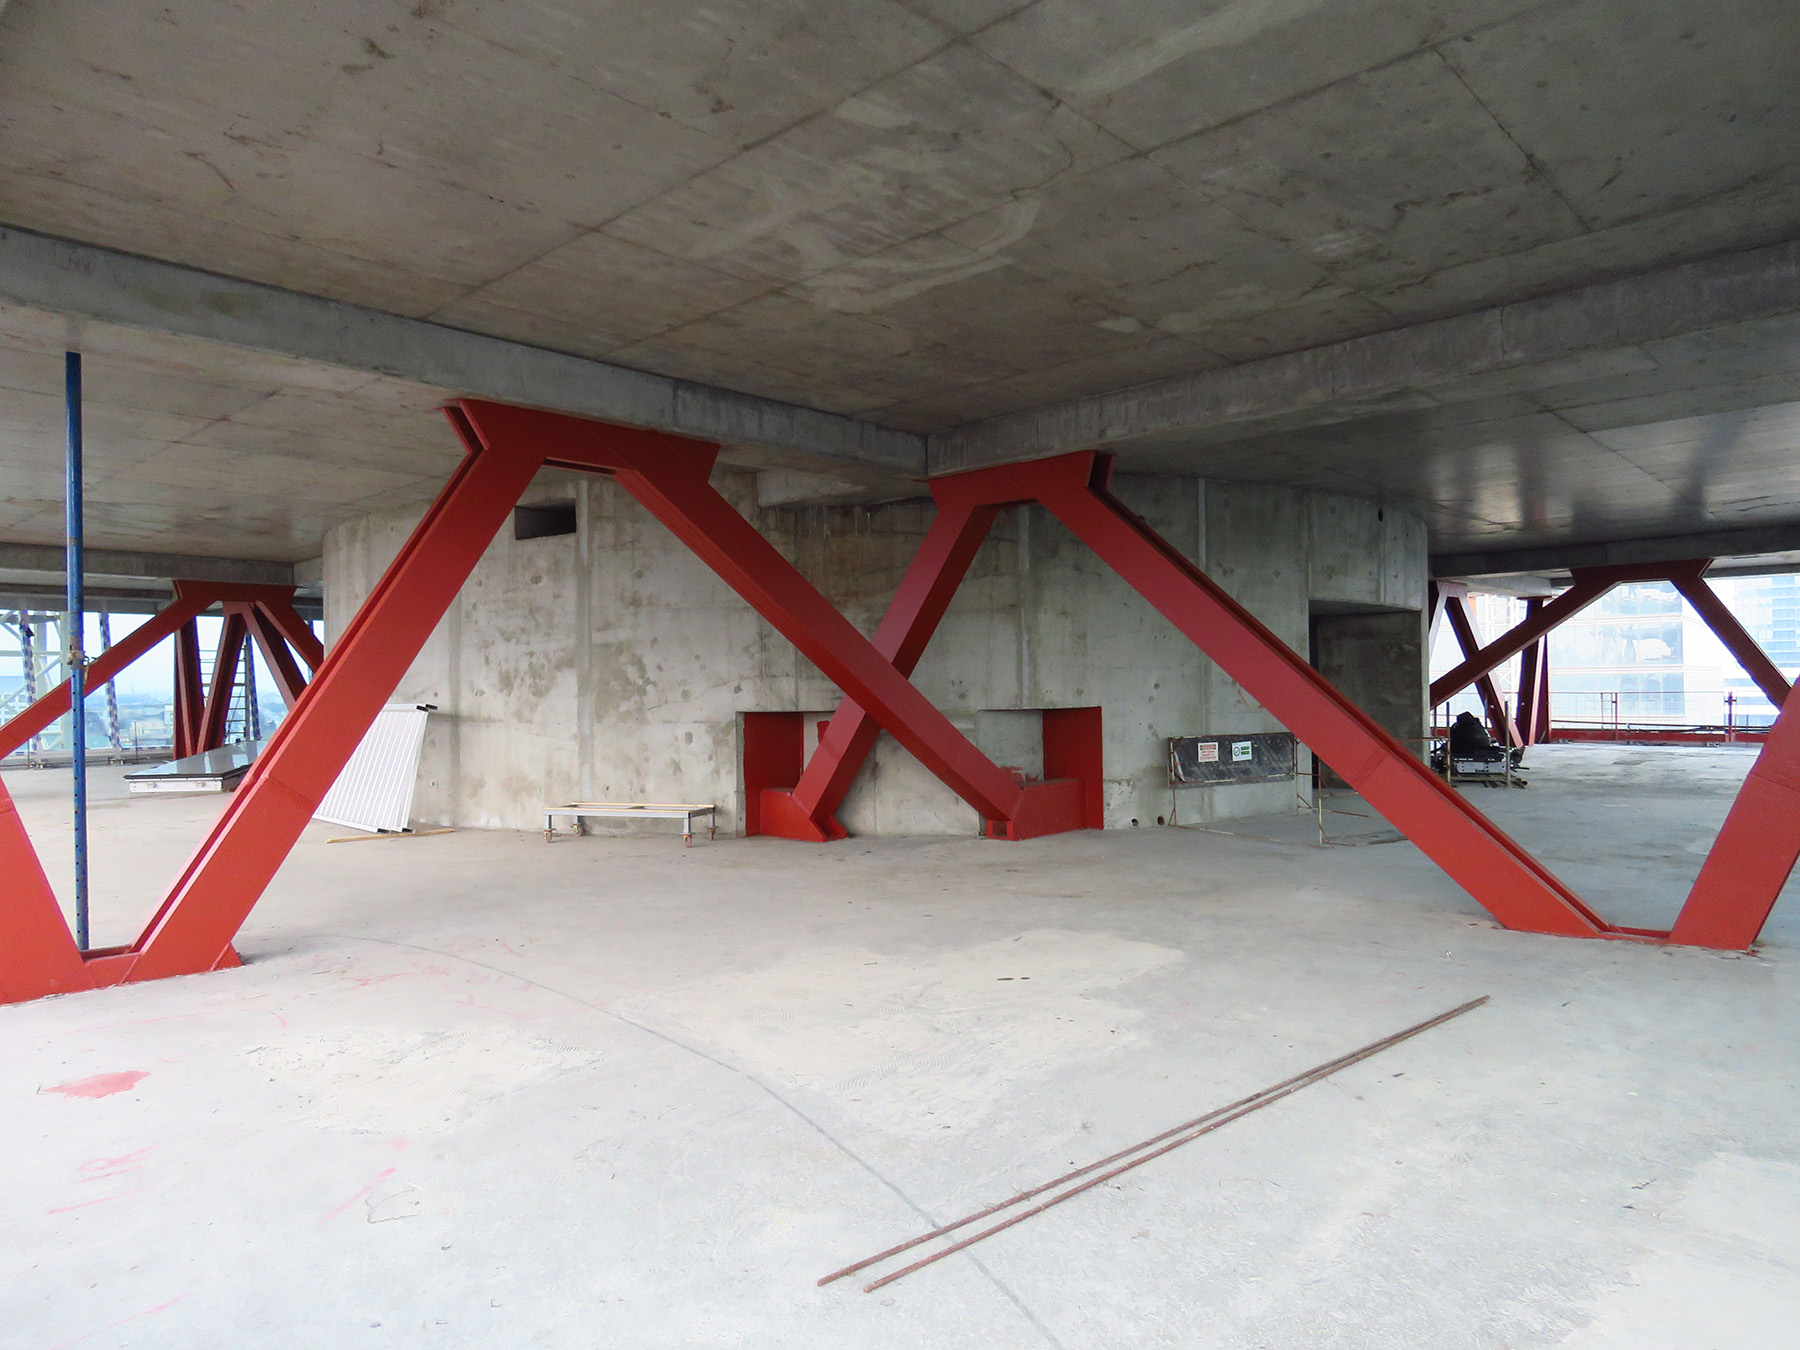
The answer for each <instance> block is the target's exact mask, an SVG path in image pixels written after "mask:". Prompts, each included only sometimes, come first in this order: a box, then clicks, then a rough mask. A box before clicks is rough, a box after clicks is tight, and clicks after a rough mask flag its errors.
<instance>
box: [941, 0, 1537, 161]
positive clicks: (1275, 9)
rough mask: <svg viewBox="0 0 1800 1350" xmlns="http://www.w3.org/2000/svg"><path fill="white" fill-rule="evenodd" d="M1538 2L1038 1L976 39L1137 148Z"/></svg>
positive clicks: (1242, 112) (1452, 36) (1295, 93)
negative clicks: (1382, 3) (1389, 3)
mask: <svg viewBox="0 0 1800 1350" xmlns="http://www.w3.org/2000/svg"><path fill="white" fill-rule="evenodd" d="M1535 7H1537V6H1536V5H1535V4H1533V3H1532V0H1433V2H1432V3H1422V4H1400V5H1370V4H1364V3H1358V0H1227V3H1223V4H1213V5H1208V6H1205V7H1200V6H1196V5H1193V4H1191V3H1185V0H1039V3H1037V4H1034V5H1030V6H1028V7H1026V8H1024V9H1022V10H1021V11H1020V12H1019V13H1017V14H1015V15H1013V16H1012V17H1011V18H1008V19H1006V20H1004V21H1002V22H1000V23H997V24H995V25H994V26H993V27H992V28H989V29H987V30H986V31H984V32H982V33H980V34H978V35H977V36H976V37H975V38H974V42H975V43H976V44H977V45H978V46H980V47H981V48H982V50H984V51H987V52H991V53H992V54H993V55H994V56H995V57H996V58H998V59H999V60H1001V61H1004V62H1006V63H1007V64H1008V65H1010V66H1012V67H1013V68H1014V69H1015V70H1018V71H1020V72H1021V73H1023V74H1025V75H1027V76H1029V77H1030V78H1031V79H1033V80H1035V81H1036V82H1037V83H1039V84H1041V85H1042V86H1043V87H1044V88H1046V89H1048V90H1050V91H1051V92H1052V93H1054V94H1055V95H1056V96H1057V97H1058V98H1061V99H1063V100H1064V101H1066V102H1067V103H1069V104H1070V105H1071V106H1072V107H1075V108H1078V109H1080V110H1081V111H1082V112H1083V113H1084V114H1086V115H1087V116H1089V117H1092V118H1093V119H1094V120H1095V121H1096V122H1098V123H1099V124H1100V125H1102V126H1104V127H1106V128H1107V129H1108V130H1109V131H1111V132H1112V133H1113V134H1115V135H1117V136H1119V137H1121V138H1122V139H1124V140H1126V141H1128V142H1129V143H1130V144H1131V145H1133V146H1135V147H1137V148H1138V149H1149V148H1151V147H1153V146H1158V145H1165V144H1167V143H1168V142H1170V141H1173V140H1178V139H1180V138H1181V137H1183V136H1188V135H1192V134H1193V133H1195V132H1199V131H1204V130H1206V129H1207V128H1209V127H1216V126H1220V125H1222V124H1224V123H1227V122H1233V121H1236V120H1238V119H1240V118H1243V117H1247V116H1249V115H1250V114H1252V113H1255V112H1257V111H1259V110H1261V109H1265V108H1269V107H1272V106H1279V105H1281V104H1282V103H1285V102H1286V101H1288V100H1289V99H1292V98H1295V97H1297V96H1299V95H1302V94H1305V93H1307V92H1309V91H1312V90H1315V89H1319V88H1322V87H1324V86H1327V85H1330V84H1333V83H1335V82H1336V81H1339V80H1342V79H1346V78H1348V77H1350V76H1353V75H1355V74H1357V73H1358V72H1360V71H1364V70H1368V69H1371V68H1373V67H1377V66H1382V65H1385V64H1387V63H1388V62H1390V61H1393V60H1396V59H1398V58H1401V57H1404V56H1406V55H1408V54H1409V53H1412V52H1415V51H1419V50H1421V49H1424V48H1430V47H1434V46H1436V45H1438V44H1441V43H1444V42H1447V41H1450V40H1452V39H1455V38H1458V37H1461V36H1462V35H1463V34H1465V33H1467V32H1469V31H1470V30H1471V29H1475V28H1478V27H1479V26H1480V25H1482V24H1486V23H1493V22H1495V21H1497V20H1500V19H1504V18H1508V17H1510V16H1511V15H1513V14H1516V13H1519V12H1520V11H1522V10H1528V9H1532V8H1535Z"/></svg>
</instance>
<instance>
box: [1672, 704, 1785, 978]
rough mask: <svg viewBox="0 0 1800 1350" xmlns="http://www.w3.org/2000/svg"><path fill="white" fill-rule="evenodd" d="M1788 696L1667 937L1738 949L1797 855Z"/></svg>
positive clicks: (1765, 913) (1764, 917)
mask: <svg viewBox="0 0 1800 1350" xmlns="http://www.w3.org/2000/svg"><path fill="white" fill-rule="evenodd" d="M1796 706H1800V704H1797V703H1796V700H1795V699H1794V698H1793V697H1792V696H1791V695H1790V696H1789V698H1788V699H1787V701H1786V702H1785V703H1783V704H1782V706H1781V712H1780V713H1779V714H1778V715H1777V716H1776V718H1775V725H1774V726H1773V727H1771V728H1770V729H1769V735H1768V739H1767V740H1765V741H1764V742H1763V747H1762V750H1761V751H1759V752H1758V754H1757V756H1756V763H1755V764H1753V765H1752V766H1751V768H1750V774H1749V776H1748V777H1747V778H1745V779H1744V786H1743V787H1742V788H1740V789H1739V790H1738V795H1737V800H1736V801H1734V802H1732V804H1731V812H1730V814H1728V815H1727V816H1726V817H1725V824H1724V825H1723V827H1721V828H1720V830H1719V837H1718V838H1717V839H1715V840H1714V841H1713V846H1712V848H1711V849H1710V850H1709V851H1708V852H1707V855H1706V861H1705V863H1703V864H1702V865H1701V868H1700V875H1699V876H1698V877H1697V878H1695V880H1694V887H1693V889H1692V890H1691V891H1689V892H1688V898H1687V903H1686V904H1684V905H1683V906H1682V907H1681V914H1680V916H1679V917H1678V918H1677V919H1676V920H1675V927H1674V928H1673V929H1672V930H1670V933H1669V941H1670V942H1674V943H1681V944H1683V945H1686V946H1692V947H1717V948H1720V949H1723V950H1742V949H1744V948H1747V947H1749V946H1750V944H1751V943H1753V942H1755V941H1756V937H1757V934H1758V933H1760V932H1762V927H1763V924H1764V923H1766V922H1767V921H1768V918H1769V911H1770V910H1772V909H1773V908H1774V907H1775V901H1776V899H1777V897H1779V896H1780V894H1781V888H1782V887H1783V886H1785V885H1786V884H1787V879H1788V877H1789V876H1790V875H1791V874H1792V873H1793V870H1794V863H1795V860H1796V859H1800V716H1797V715H1796V713H1795V708H1796Z"/></svg>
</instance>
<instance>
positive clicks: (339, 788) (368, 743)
mask: <svg viewBox="0 0 1800 1350" xmlns="http://www.w3.org/2000/svg"><path fill="white" fill-rule="evenodd" d="M428 716H430V709H429V708H427V707H425V706H424V705H422V704H417V703H390V704H388V705H387V706H386V707H385V708H383V709H382V710H381V711H380V712H379V713H377V714H376V716H375V722H374V724H373V725H372V726H370V728H369V731H368V734H367V735H366V736H364V737H363V738H362V744H360V745H358V746H357V747H356V752H355V753H354V754H352V755H351V756H350V762H349V763H348V764H346V765H344V771H343V772H342V773H340V774H339V775H338V778H337V782H335V783H333V784H332V785H331V791H330V792H327V793H326V794H325V800H324V801H322V802H320V803H319V809H318V810H317V811H315V812H313V819H314V820H329V821H331V822H332V823H333V824H334V825H348V826H350V827H351V828H352V829H356V830H404V829H405V828H406V827H407V825H408V824H410V823H411V821H412V804H413V789H414V788H416V787H417V786H418V782H419V752H420V751H421V750H422V749H423V748H424V745H425V719H426V718H427V717H428Z"/></svg>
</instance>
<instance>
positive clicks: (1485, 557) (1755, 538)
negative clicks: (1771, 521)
mask: <svg viewBox="0 0 1800 1350" xmlns="http://www.w3.org/2000/svg"><path fill="white" fill-rule="evenodd" d="M1795 551H1800V522H1796V523H1793V524H1786V525H1763V526H1758V527H1756V528H1754V529H1748V530H1714V531H1711V532H1710V533H1706V534H1683V535H1673V536H1668V537H1664V538H1658V539H1628V540H1622V541H1618V542H1615V543H1610V544H1550V545H1546V546H1544V547H1542V548H1519V549H1494V550H1491V551H1487V552H1481V553H1438V554H1433V555H1432V558H1431V575H1432V576H1434V577H1440V578H1451V577H1480V576H1499V575H1504V574H1507V573H1513V572H1566V571H1568V570H1569V569H1570V568H1571V567H1607V566H1615V565H1624V564H1635V563H1658V562H1682V561H1685V560H1686V559H1688V558H1749V557H1754V556H1756V555H1757V554H1761V553H1791V552H1795ZM1731 570H1732V572H1734V573H1736V574H1739V575H1747V573H1745V572H1744V571H1743V569H1742V568H1737V567H1734V568H1732V569H1731ZM1751 570H1752V571H1754V570H1755V569H1751ZM1770 570H1771V571H1779V570H1780V568H1779V567H1774V568H1771V569H1770Z"/></svg>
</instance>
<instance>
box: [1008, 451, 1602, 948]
mask: <svg viewBox="0 0 1800 1350" xmlns="http://www.w3.org/2000/svg"><path fill="white" fill-rule="evenodd" d="M1092 459H1093V457H1092V456H1091V455H1087V454H1081V455H1065V456H1061V457H1059V458H1057V459H1054V460H1048V461H1039V462H1037V463H1034V464H1032V465H1030V466H1009V467H1007V468H1002V469H984V470H978V471H977V472H980V473H991V474H995V475H1004V476H1008V477H1010V479H1011V481H1012V483H1013V484H1014V490H1013V492H1012V494H1011V496H1012V497H1013V498H1014V499H1017V498H1019V497H1021V496H1035V497H1036V498H1037V500H1038V501H1039V502H1041V503H1042V504H1043V505H1044V506H1045V507H1047V508H1048V509H1049V510H1050V512H1051V514H1053V515H1054V516H1056V518H1057V519H1058V520H1060V521H1061V522H1062V523H1063V524H1064V525H1065V526H1067V527H1068V529H1069V530H1070V531H1071V532H1072V533H1073V534H1074V535H1075V536H1076V537H1077V538H1078V539H1080V540H1081V541H1082V542H1084V543H1085V544H1087V546H1088V547H1089V548H1091V549H1093V550H1094V552H1095V553H1096V554H1098V555H1099V557H1100V559H1101V561H1102V562H1104V563H1106V564H1107V565H1108V566H1109V567H1111V568H1112V569H1113V570H1114V571H1115V572H1117V573H1118V574H1119V575H1120V576H1122V577H1123V578H1125V580H1126V581H1127V582H1128V583H1130V585H1131V586H1132V588H1133V589H1134V590H1136V591H1137V592H1138V594H1140V595H1142V596H1143V597H1144V598H1145V599H1146V600H1148V601H1149V602H1150V604H1151V605H1152V606H1154V607H1155V608H1156V609H1157V610H1158V611H1159V612H1160V613H1161V614H1162V615H1163V616H1164V617H1165V618H1167V619H1168V620H1169V621H1170V622H1171V623H1173V624H1174V625H1175V626H1176V627H1177V628H1179V629H1180V630H1181V631H1182V632H1183V633H1184V634H1186V635H1187V637H1188V639H1189V640H1190V641H1192V642H1193V643H1194V644H1195V645H1196V646H1197V647H1199V648H1200V650H1201V651H1203V652H1205V653H1206V655H1207V656H1208V657H1210V658H1211V659H1212V660H1213V662H1214V663H1215V664H1216V665H1218V666H1219V668H1220V669H1221V670H1223V671H1224V672H1225V673H1226V674H1227V675H1229V676H1230V677H1231V678H1232V679H1234V680H1236V681H1237V683H1238V684H1239V685H1241V686H1242V687H1243V689H1244V691H1245V692H1246V693H1248V694H1249V695H1250V696H1251V697H1252V698H1254V699H1256V700H1257V702H1259V703H1260V704H1262V706H1263V707H1264V708H1266V709H1268V711H1269V712H1270V713H1271V714H1272V715H1273V716H1274V717H1275V718H1276V719H1277V720H1278V721H1280V722H1281V724H1282V725H1283V726H1285V727H1287V728H1288V729H1289V730H1290V731H1292V732H1293V733H1294V734H1295V736H1297V737H1298V738H1299V739H1300V740H1301V741H1302V742H1303V743H1304V744H1305V745H1307V746H1308V747H1309V748H1310V749H1311V750H1312V751H1313V753H1315V754H1316V755H1318V756H1319V757H1320V758H1321V759H1323V760H1324V761H1325V762H1326V763H1327V764H1329V765H1330V766H1331V767H1332V768H1333V769H1334V770H1335V771H1336V772H1337V773H1338V775H1339V776H1340V777H1342V778H1343V779H1344V780H1345V781H1346V782H1348V783H1349V784H1350V785H1351V787H1353V788H1354V789H1355V790H1356V791H1358V792H1359V793H1361V794H1362V796H1363V798H1364V800H1366V801H1367V802H1368V803H1369V805H1371V806H1372V807H1374V808H1375V809H1376V810H1377V811H1379V812H1381V814H1382V815H1383V816H1385V817H1386V818H1387V819H1388V821H1389V822H1390V823H1392V824H1393V825H1394V827H1395V828H1396V829H1398V830H1400V831H1401V832H1402V833H1403V834H1405V835H1406V836H1407V837H1408V838H1410V839H1411V840H1412V841H1413V842H1414V843H1415V844H1417V845H1418V846H1419V848H1420V849H1422V850H1423V851H1424V852H1425V853H1426V854H1427V855H1428V856H1429V857H1430V858H1431V859H1432V861H1433V862H1435V863H1437V865H1438V866H1439V867H1441V868H1443V869H1444V871H1446V872H1447V873H1449V874H1450V876H1451V877H1452V878H1453V879H1454V880H1455V881H1456V882H1457V883H1458V884H1459V885H1461V886H1462V887H1463V889H1464V890H1466V891H1468V892H1469V894H1470V895H1472V896H1473V897H1474V898H1475V899H1476V900H1477V901H1478V902H1480V903H1481V905H1482V906H1483V907H1484V908H1486V909H1487V911H1488V912H1489V913H1490V914H1492V915H1493V916H1494V917H1495V918H1496V919H1498V920H1499V921H1500V922H1501V923H1503V924H1505V925H1506V926H1507V927H1509V928H1523V929H1528V930H1530V931H1533V932H1540V933H1562V934H1567V935H1569V936H1572V937H1598V936H1603V935H1606V934H1608V933H1609V932H1611V931H1612V930H1610V929H1609V926H1608V925H1607V924H1606V923H1605V922H1604V921H1602V920H1601V919H1600V917H1599V916H1598V915H1596V914H1595V913H1594V912H1593V911H1592V910H1590V909H1589V908H1588V907H1587V906H1586V905H1584V904H1583V903H1582V902H1581V901H1580V900H1579V899H1578V898H1577V897H1576V896H1575V894H1574V893H1573V892H1571V891H1570V890H1569V889H1568V887H1566V886H1564V885H1563V884H1562V883H1561V882H1560V881H1558V880H1557V879H1556V878H1555V877H1554V876H1553V875H1551V873H1550V871H1549V870H1548V869H1547V868H1545V867H1544V866H1543V864H1542V863H1540V862H1538V861H1537V859H1535V858H1533V857H1532V856H1531V855H1530V854H1529V853H1527V852H1526V851H1525V850H1524V849H1523V848H1521V847H1520V846H1519V845H1518V844H1516V843H1515V842H1513V840H1511V839H1510V838H1508V837H1507V835H1506V834H1505V833H1504V832H1503V831H1502V830H1500V829H1499V827H1498V826H1496V825H1494V824H1493V822H1492V821H1490V820H1488V819H1487V818H1486V817H1485V816H1483V815H1482V814H1481V813H1480V812H1478V811H1477V810H1475V808H1474V807H1472V806H1471V805H1469V803H1468V802H1466V801H1465V800H1463V798H1462V796H1461V795H1460V794H1459V793H1457V792H1456V791H1455V790H1454V789H1453V788H1451V787H1450V786H1449V785H1448V784H1446V783H1445V782H1444V781H1443V780H1442V779H1441V778H1439V777H1438V776H1437V775H1436V774H1434V773H1432V772H1431V770H1430V769H1429V768H1427V767H1426V766H1425V764H1424V762H1423V761H1421V760H1420V759H1419V758H1418V757H1417V756H1415V755H1413V754H1411V753H1409V752H1408V750H1407V749H1406V747H1405V746H1404V745H1402V744H1401V743H1400V742H1399V741H1397V740H1396V739H1394V737H1393V736H1391V735H1390V734H1388V732H1387V731H1385V730H1383V729H1382V728H1381V727H1380V726H1379V725H1378V724H1377V723H1376V722H1375V721H1374V720H1373V719H1372V718H1370V717H1369V716H1368V714H1366V713H1364V712H1363V711H1362V710H1361V709H1360V708H1358V707H1357V706H1356V705H1355V704H1353V703H1352V702H1350V700H1349V699H1347V698H1345V697H1344V696H1343V695H1342V694H1340V693H1339V692H1338V691H1337V690H1336V689H1334V688H1333V687H1332V686H1331V684H1330V683H1329V682H1328V681H1327V680H1326V679H1325V678H1324V677H1323V676H1322V675H1320V674H1319V673H1318V672H1317V671H1316V670H1314V669H1313V668H1312V667H1311V666H1309V665H1307V663H1306V662H1305V661H1303V660H1302V659H1301V658H1300V657H1299V656H1298V655H1296V654H1295V653H1294V651H1293V650H1292V649H1291V648H1289V647H1288V646H1287V645H1286V644H1285V643H1283V642H1282V641H1281V639H1280V638H1278V637H1276V636H1275V635H1274V634H1273V633H1271V632H1270V631H1269V630H1268V629H1267V628H1266V627H1264V626H1263V624H1262V623H1261V622H1259V621H1258V620H1257V619H1256V617H1255V616H1254V615H1252V614H1251V613H1250V612H1249V611H1248V610H1247V609H1245V608H1244V607H1243V606H1242V605H1240V604H1239V603H1238V602H1237V601H1236V600H1234V599H1232V598H1231V596H1229V595H1228V594H1226V593H1225V592H1224V591H1223V590H1222V589H1220V588H1219V586H1218V585H1216V584H1215V583H1214V582H1213V581H1212V580H1210V579H1209V578H1208V577H1207V576H1206V575H1205V574H1204V573H1203V572H1201V571H1200V569H1199V568H1197V567H1195V566H1194V564H1193V563H1191V562H1190V561H1188V559H1187V558H1185V557H1184V556H1183V555H1182V554H1181V553H1180V552H1178V551H1177V550H1176V549H1175V548H1174V547H1172V546H1171V545H1170V544H1168V543H1167V542H1166V541H1165V540H1163V539H1162V538H1161V537H1160V536H1159V535H1157V534H1156V532H1155V531H1153V530H1152V529H1150V527H1149V526H1148V525H1146V524H1145V523H1144V522H1143V521H1142V520H1140V519H1138V517H1136V516H1135V515H1133V514H1132V513H1131V512H1130V511H1129V510H1128V509H1126V507H1125V506H1123V505H1122V504H1121V503H1119V502H1118V501H1117V500H1116V499H1114V498H1113V497H1112V496H1111V494H1109V493H1107V492H1105V491H1104V490H1102V489H1098V488H1095V487H1093V486H1092V485H1091V479H1092Z"/></svg>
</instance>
